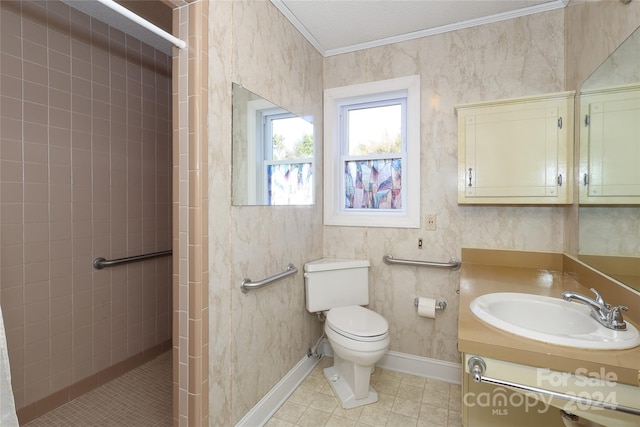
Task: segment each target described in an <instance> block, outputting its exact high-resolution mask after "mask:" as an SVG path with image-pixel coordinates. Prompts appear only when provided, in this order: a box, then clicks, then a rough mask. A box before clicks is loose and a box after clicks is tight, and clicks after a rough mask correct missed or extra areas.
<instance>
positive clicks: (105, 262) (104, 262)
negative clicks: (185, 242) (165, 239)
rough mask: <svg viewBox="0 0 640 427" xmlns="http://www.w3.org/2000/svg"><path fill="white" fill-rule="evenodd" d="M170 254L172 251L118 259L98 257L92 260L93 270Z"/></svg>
mask: <svg viewBox="0 0 640 427" xmlns="http://www.w3.org/2000/svg"><path fill="white" fill-rule="evenodd" d="M172 253H173V252H172V251H162V252H153V253H149V254H144V255H136V256H130V257H124V258H118V259H105V258H102V257H100V258H96V259H94V260H93V268H95V269H96V270H102V269H103V268H105V267H111V266H114V265H118V264H126V263H128V262H134V261H142V260H145V259H150V258H158V257H161V256H169V255H171V254H172Z"/></svg>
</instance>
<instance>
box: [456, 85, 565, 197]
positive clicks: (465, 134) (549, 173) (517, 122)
mask: <svg viewBox="0 0 640 427" xmlns="http://www.w3.org/2000/svg"><path fill="white" fill-rule="evenodd" d="M574 96H575V92H573V91H571V92H561V93H554V94H547V95H540V96H531V97H524V98H514V99H506V100H499V101H490V102H480V103H474V104H464V105H458V106H456V113H457V115H458V203H460V204H570V203H571V202H572V200H573V197H572V188H573V183H572V179H571V176H570V175H571V170H572V164H573V162H572V153H573V102H574Z"/></svg>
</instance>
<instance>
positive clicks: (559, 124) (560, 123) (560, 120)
mask: <svg viewBox="0 0 640 427" xmlns="http://www.w3.org/2000/svg"><path fill="white" fill-rule="evenodd" d="M558 129H562V117H558Z"/></svg>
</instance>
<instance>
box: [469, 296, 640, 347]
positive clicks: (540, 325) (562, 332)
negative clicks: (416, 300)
mask: <svg viewBox="0 0 640 427" xmlns="http://www.w3.org/2000/svg"><path fill="white" fill-rule="evenodd" d="M470 308H471V311H472V312H473V314H475V315H476V317H478V318H479V319H480V320H482V321H484V322H486V323H488V324H489V325H491V326H494V327H496V328H498V329H502V330H504V331H507V332H510V333H512V334H515V335H520V336H522V337H525V338H530V339H532V340H536V341H544V342H546V343H549V344H556V345H562V346H566V347H574V348H585V349H592V350H622V349H626V348H633V347H636V346H638V345H640V333H638V329H637V328H636V327H634V326H633V325H632V324H630V323H629V322H628V321H627V329H626V330H625V331H615V330H613V329H609V328H606V327H604V326H603V325H601V324H600V323H598V322H597V321H596V320H595V319H594V318H592V317H591V315H590V313H591V309H590V308H589V307H587V306H586V305H584V304H581V303H577V302H567V301H564V300H562V299H560V298H553V297H546V296H540V295H532V294H523V293H515V292H498V293H492V294H485V295H481V296H479V297H478V298H476V299H474V300H473V301H471V304H470Z"/></svg>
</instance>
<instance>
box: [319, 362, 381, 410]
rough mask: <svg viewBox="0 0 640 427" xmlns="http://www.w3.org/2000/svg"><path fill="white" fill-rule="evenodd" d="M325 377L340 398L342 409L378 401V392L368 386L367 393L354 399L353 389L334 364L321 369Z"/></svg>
mask: <svg viewBox="0 0 640 427" xmlns="http://www.w3.org/2000/svg"><path fill="white" fill-rule="evenodd" d="M322 372H323V373H324V376H325V378H326V379H327V381H329V384H330V385H331V388H332V389H333V392H334V393H335V394H336V396H338V399H340V403H341V404H342V407H343V408H344V409H351V408H357V407H358V406H362V405H368V404H370V403H375V402H377V401H378V393H377V392H376V391H375V390H374V389H373V387H371V386H369V393H368V395H366V396H365V397H364V398H361V399H356V397H355V394H354V392H353V390H351V387H350V386H349V384H348V383H347V380H346V379H345V378H344V377H343V376H342V375H341V374H340V371H338V369H337V368H336V367H335V366H331V367H329V368H325V369H324V370H323V371H322Z"/></svg>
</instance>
